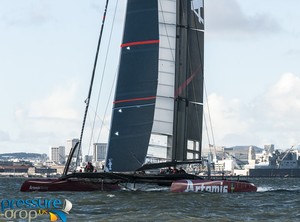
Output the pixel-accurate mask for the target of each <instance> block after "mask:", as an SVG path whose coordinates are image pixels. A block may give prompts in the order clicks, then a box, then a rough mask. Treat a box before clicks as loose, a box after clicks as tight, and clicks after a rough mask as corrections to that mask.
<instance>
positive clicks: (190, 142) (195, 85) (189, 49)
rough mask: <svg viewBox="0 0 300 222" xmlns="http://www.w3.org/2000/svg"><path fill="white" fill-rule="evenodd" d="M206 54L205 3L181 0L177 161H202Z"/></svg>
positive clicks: (176, 81)
mask: <svg viewBox="0 0 300 222" xmlns="http://www.w3.org/2000/svg"><path fill="white" fill-rule="evenodd" d="M203 54H204V12H203V0H191V1H186V0H179V1H177V41H176V68H175V76H176V77H175V106H174V125H173V131H174V137H173V153H172V159H173V160H187V159H200V157H201V140H202V115H203V62H204V61H203Z"/></svg>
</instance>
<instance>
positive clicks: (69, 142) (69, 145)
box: [65, 139, 82, 162]
mask: <svg viewBox="0 0 300 222" xmlns="http://www.w3.org/2000/svg"><path fill="white" fill-rule="evenodd" d="M78 142H79V139H69V140H67V144H66V156H65V157H66V160H67V159H68V157H69V154H70V151H71V149H72V147H75V144H76V143H78ZM77 148H78V147H77ZM77 155H78V150H76V151H75V153H74V155H73V159H74V160H75V159H77ZM78 158H79V162H81V161H82V150H80V151H79V157H78Z"/></svg>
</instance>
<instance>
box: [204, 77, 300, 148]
mask: <svg viewBox="0 0 300 222" xmlns="http://www.w3.org/2000/svg"><path fill="white" fill-rule="evenodd" d="M208 101H209V106H210V112H211V118H212V122H213V126H212V127H213V131H214V136H215V141H216V145H221V146H235V145H257V146H261V147H262V146H263V145H266V144H275V146H276V147H277V148H288V147H290V146H292V145H294V144H298V143H299V142H300V118H299V113H300V78H299V77H298V76H296V75H295V74H292V73H285V74H283V75H282V76H281V78H280V79H279V80H278V81H277V82H276V83H274V84H273V85H272V86H270V87H269V88H268V89H267V90H266V91H265V93H264V94H263V95H260V96H259V97H257V98H256V99H255V100H254V101H252V102H251V103H249V104H245V103H243V102H242V101H240V100H239V99H237V98H236V99H231V100H229V101H227V100H226V99H225V98H223V97H221V96H218V95H216V94H211V95H209V97H208ZM206 116H207V114H206ZM204 140H207V139H206V138H204ZM203 146H205V143H204V144H203Z"/></svg>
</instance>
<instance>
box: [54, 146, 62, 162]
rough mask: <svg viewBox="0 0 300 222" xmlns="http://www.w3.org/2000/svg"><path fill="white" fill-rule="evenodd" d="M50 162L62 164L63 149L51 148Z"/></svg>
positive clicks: (60, 147)
mask: <svg viewBox="0 0 300 222" xmlns="http://www.w3.org/2000/svg"><path fill="white" fill-rule="evenodd" d="M51 160H52V161H54V162H56V163H58V164H64V163H65V147H64V146H59V147H51Z"/></svg>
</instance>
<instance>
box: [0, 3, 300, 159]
mask: <svg viewBox="0 0 300 222" xmlns="http://www.w3.org/2000/svg"><path fill="white" fill-rule="evenodd" d="M110 2H111V3H110V6H109V9H108V14H107V23H106V26H107V27H109V26H110V25H111V24H112V21H113V19H115V23H116V26H114V29H113V30H112V35H111V34H110V30H109V31H108V32H105V33H104V36H103V42H104V43H106V45H107V44H108V42H110V45H111V47H112V49H111V50H110V51H109V53H108V61H109V63H108V64H107V67H106V71H105V72H106V73H108V74H111V75H110V76H114V75H115V73H116V71H117V61H118V54H119V46H120V43H121V38H122V33H121V30H122V25H123V21H122V17H123V15H124V3H125V1H118V3H119V5H118V7H116V3H117V1H116V0H112V1H110ZM0 6H1V7H0V17H1V20H0V31H1V33H2V34H1V36H0V41H1V43H2V47H1V50H0V56H1V58H2V59H1V61H0V75H1V77H2V78H1V79H2V80H1V84H0V86H1V94H0V100H1V102H2V109H1V110H0V121H1V126H0V153H3V152H6V151H7V150H13V151H16V152H41V153H43V152H44V153H45V152H47V153H49V148H50V147H51V146H59V145H61V144H65V141H66V140H67V139H68V138H78V137H79V136H80V130H81V124H82V118H83V113H84V107H85V104H84V101H85V99H86V96H87V92H88V86H89V81H90V76H91V72H92V66H93V61H94V55H95V51H96V44H97V38H98V35H99V30H100V26H101V19H102V14H103V10H104V2H101V1H97V0H90V1H88V2H82V1H79V0H74V1H73V2H72V4H69V3H68V2H61V1H57V0H53V1H44V2H39V3H36V2H35V1H33V0H25V1H22V2H16V1H9V0H4V1H1V3H0ZM299 6H300V2H299V1H295V0H287V1H284V2H283V1H279V0H264V1H259V0H209V1H205V59H204V60H205V65H204V67H205V68H204V71H205V86H206V91H207V98H208V104H209V108H210V116H211V120H212V129H213V131H214V141H208V140H207V137H206V132H204V134H203V147H205V146H208V144H209V143H212V142H214V143H215V145H217V146H220V145H222V146H227V147H230V146H234V145H236V144H238V145H255V146H258V147H263V145H265V144H275V147H277V148H278V149H285V148H289V147H291V146H292V145H295V144H297V143H299V142H300V138H299V134H300V129H299V127H298V125H300V122H299V121H300V120H298V113H299V112H300V105H299V104H300V101H299V100H300V77H299V76H300V67H299V65H298V60H299V59H298V58H299V56H300V46H299V37H300V27H299V26H298V24H297V21H299V19H300V15H299V13H298V10H297V9H298V8H299ZM115 10H116V16H115V17H114V12H115ZM110 35H111V39H110ZM106 50H107V49H106V47H104V46H103V47H101V53H102V54H101V55H105V54H106V52H107V51H106ZM101 58H102V59H103V58H104V56H102V57H101ZM103 69H104V65H103V63H101V62H100V63H99V66H98V70H97V74H100V75H99V76H101V73H102V72H104V71H103ZM99 79H100V77H98V79H97V80H98V81H99ZM112 84H113V79H112V78H111V77H110V78H108V79H105V87H104V88H103V92H104V94H103V95H105V96H104V97H105V98H104V97H103V98H102V97H101V98H100V103H101V104H106V103H107V99H108V98H109V95H110V90H111V87H110V86H111V85H112ZM96 88H97V87H96ZM95 92H96V93H97V92H98V89H97V90H95ZM102 107H104V105H102ZM110 107H111V103H110ZM108 110H110V108H109V109H108ZM99 116H100V117H101V121H100V122H101V123H100V122H99V123H98V125H97V126H96V127H97V129H100V132H98V133H97V135H100V136H99V140H98V141H95V142H107V141H106V139H107V136H108V133H109V119H110V115H106V116H104V110H101V111H100V114H99ZM206 117H207V115H206ZM89 126H90V124H89V122H88V124H87V131H86V133H85V134H84V135H85V138H84V144H83V145H84V146H83V149H84V153H91V152H92V150H91V149H92V147H91V144H93V142H94V140H93V142H89V141H90V138H89V137H88V134H89ZM97 138H98V136H96V137H95V138H94V139H95V140H96V139H97Z"/></svg>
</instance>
